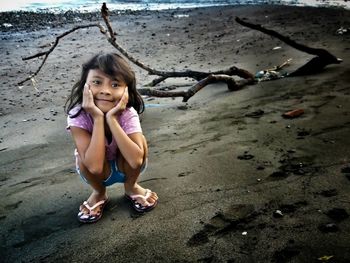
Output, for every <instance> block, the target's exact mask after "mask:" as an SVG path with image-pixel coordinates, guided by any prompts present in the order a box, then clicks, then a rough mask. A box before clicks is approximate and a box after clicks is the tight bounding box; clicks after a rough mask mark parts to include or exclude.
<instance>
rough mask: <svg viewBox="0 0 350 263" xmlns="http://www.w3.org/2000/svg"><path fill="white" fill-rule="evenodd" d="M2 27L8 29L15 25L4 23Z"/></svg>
mask: <svg viewBox="0 0 350 263" xmlns="http://www.w3.org/2000/svg"><path fill="white" fill-rule="evenodd" d="M2 26H3V27H6V28H9V27H13V25H12V24H10V23H3V24H2Z"/></svg>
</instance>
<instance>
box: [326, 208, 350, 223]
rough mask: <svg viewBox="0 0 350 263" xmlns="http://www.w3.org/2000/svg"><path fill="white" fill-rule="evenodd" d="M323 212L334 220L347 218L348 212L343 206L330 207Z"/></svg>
mask: <svg viewBox="0 0 350 263" xmlns="http://www.w3.org/2000/svg"><path fill="white" fill-rule="evenodd" d="M325 214H326V215H327V216H328V217H330V218H331V219H333V220H335V221H343V220H345V219H347V218H349V214H348V213H347V212H346V210H345V209H343V208H332V209H330V210H328V211H327V212H326V213H325Z"/></svg>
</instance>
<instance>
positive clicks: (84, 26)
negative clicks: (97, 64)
mask: <svg viewBox="0 0 350 263" xmlns="http://www.w3.org/2000/svg"><path fill="white" fill-rule="evenodd" d="M89 27H98V28H99V29H100V31H101V33H103V34H105V33H106V30H105V29H104V27H103V26H102V25H101V24H88V25H82V26H77V27H74V28H72V29H70V30H68V31H66V32H64V33H63V34H61V35H59V36H58V37H56V41H55V43H54V44H53V45H52V47H51V48H50V49H49V50H47V51H45V52H40V53H38V54H35V55H33V56H29V57H25V58H22V60H23V61H25V60H29V59H33V58H37V57H42V56H45V57H44V59H43V61H42V62H41V64H40V66H39V68H38V69H37V70H36V71H35V72H34V73H33V74H31V75H30V76H29V77H27V78H26V79H24V80H22V81H20V82H18V83H17V85H23V83H24V82H26V81H28V80H32V79H33V78H34V77H35V76H36V75H37V74H38V73H39V72H40V70H41V68H42V67H43V66H44V64H45V62H46V60H47V58H48V56H49V55H50V54H51V52H52V51H53V50H54V49H55V48H56V46H57V45H58V43H59V41H60V39H61V38H63V37H65V36H67V35H68V34H70V33H72V32H74V31H76V30H78V29H82V28H89Z"/></svg>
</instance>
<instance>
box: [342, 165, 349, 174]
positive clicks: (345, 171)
mask: <svg viewBox="0 0 350 263" xmlns="http://www.w3.org/2000/svg"><path fill="white" fill-rule="evenodd" d="M341 172H342V173H350V164H347V165H346V166H344V167H342V168H341Z"/></svg>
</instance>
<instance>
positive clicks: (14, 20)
mask: <svg viewBox="0 0 350 263" xmlns="http://www.w3.org/2000/svg"><path fill="white" fill-rule="evenodd" d="M283 6H285V7H291V8H293V7H295V8H315V10H316V9H330V10H343V11H349V9H346V8H342V7H337V6H298V5H285V4H280V5H278V4H254V5H252V4H242V5H239V4H238V5H230V4H228V5H221V6H220V5H218V6H204V7H195V8H175V9H163V10H111V11H110V19H115V18H117V17H120V16H128V15H134V16H140V15H152V14H157V13H160V14H162V13H169V12H170V13H174V14H175V13H179V14H186V13H188V12H190V11H194V10H204V9H221V8H242V7H243V8H244V7H256V8H259V7H262V8H264V7H272V8H274V7H283ZM96 21H101V22H103V21H102V17H101V14H100V11H91V12H80V11H76V10H67V11H63V12H62V13H55V12H50V11H48V12H34V11H7V12H0V35H1V34H3V33H15V32H17V33H20V32H18V31H25V32H33V31H37V30H42V29H55V28H63V27H66V26H67V25H80V24H81V23H89V22H96ZM23 33H24V32H23Z"/></svg>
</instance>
